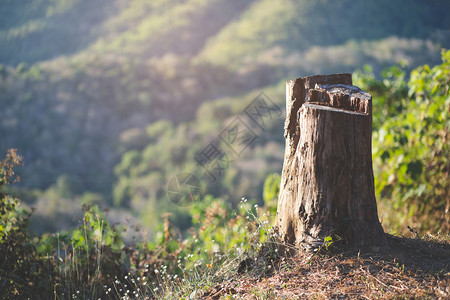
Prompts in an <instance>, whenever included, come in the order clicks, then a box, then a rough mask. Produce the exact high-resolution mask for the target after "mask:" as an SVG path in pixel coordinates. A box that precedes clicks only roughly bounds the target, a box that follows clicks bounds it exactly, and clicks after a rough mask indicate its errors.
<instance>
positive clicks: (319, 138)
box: [275, 74, 386, 250]
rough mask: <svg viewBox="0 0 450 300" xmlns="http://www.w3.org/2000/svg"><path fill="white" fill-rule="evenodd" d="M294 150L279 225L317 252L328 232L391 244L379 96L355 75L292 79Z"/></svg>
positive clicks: (289, 124) (288, 126)
mask: <svg viewBox="0 0 450 300" xmlns="http://www.w3.org/2000/svg"><path fill="white" fill-rule="evenodd" d="M286 113H287V115H286V122H285V138H286V149H285V157H284V164H283V173H282V178H281V185H280V194H279V198H278V208H277V216H276V222H275V228H276V230H277V231H278V233H279V234H280V235H281V238H282V240H283V241H284V242H286V243H289V244H293V245H296V246H301V247H302V248H304V249H306V250H312V249H315V248H317V247H320V246H321V245H323V242H324V239H325V238H326V237H327V236H332V237H333V236H334V235H338V236H339V237H340V238H342V239H343V240H344V241H346V242H347V244H348V245H349V246H354V247H366V246H373V245H377V246H383V245H386V237H385V234H384V232H383V228H382V227H381V224H380V222H379V220H378V214H377V205H376V199H375V192H374V181H373V170H372V97H371V95H370V94H368V93H366V92H364V91H361V90H360V89H359V88H357V87H355V86H352V80H351V74H334V75H325V76H310V77H304V78H299V79H295V80H291V81H288V82H287V84H286Z"/></svg>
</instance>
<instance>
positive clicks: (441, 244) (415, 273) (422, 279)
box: [202, 236, 450, 299]
mask: <svg viewBox="0 0 450 300" xmlns="http://www.w3.org/2000/svg"><path fill="white" fill-rule="evenodd" d="M388 239H389V245H390V246H389V249H377V248H372V249H366V250H364V251H363V250H361V251H358V250H350V251H340V252H339V253H334V254H331V253H325V254H323V253H319V254H316V255H314V256H312V255H311V254H307V253H300V254H298V255H297V256H295V257H291V258H280V259H279V260H271V261H270V262H268V265H266V266H265V268H261V263H260V260H259V259H258V257H255V258H254V259H255V262H258V263H255V264H254V265H255V266H258V268H259V269H255V268H254V269H248V270H247V269H246V272H244V273H242V270H241V273H237V274H236V275H235V276H233V277H231V278H230V279H228V280H225V281H223V282H222V283H220V284H217V285H216V286H214V287H212V288H210V289H209V290H208V291H206V292H205V293H203V297H202V298H203V299H230V298H231V299H306V298H308V299H309V298H317V299H330V298H331V299H336V298H339V299H341V298H344V299H348V298H351V299H374V298H375V299H379V298H383V299H391V298H399V297H400V298H407V299H408V298H433V299H436V298H437V299H448V298H450V273H449V272H450V267H449V266H450V242H449V239H448V238H445V239H439V238H435V237H430V236H428V237H422V238H414V239H411V238H405V237H393V236H389V237H388ZM268 270H272V271H271V272H268Z"/></svg>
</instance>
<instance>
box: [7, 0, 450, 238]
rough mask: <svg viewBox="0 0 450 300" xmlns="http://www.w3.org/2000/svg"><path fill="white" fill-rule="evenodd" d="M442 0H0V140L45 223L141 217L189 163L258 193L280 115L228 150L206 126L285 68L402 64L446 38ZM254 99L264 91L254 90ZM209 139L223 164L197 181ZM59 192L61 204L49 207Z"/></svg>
mask: <svg viewBox="0 0 450 300" xmlns="http://www.w3.org/2000/svg"><path fill="white" fill-rule="evenodd" d="M447 11H450V2H449V1H446V0H429V1H420V0H397V1H392V0H382V1H366V0H364V1H363V0H358V1H350V0H340V1H332V0H328V1H327V0H321V1H313V0H295V1H294V0H280V1H269V0H252V1H250V0H248V1H241V0H236V1H229V0H155V1H150V0H96V1H89V0H26V1H14V0H3V1H2V2H1V4H0V64H1V65H0V105H1V109H0V133H1V135H2V139H1V140H0V153H6V151H7V149H9V148H11V147H14V148H18V149H19V153H20V154H22V155H23V156H24V162H25V166H24V167H22V168H21V170H20V171H19V172H20V174H21V175H22V181H21V183H20V184H19V185H17V188H18V189H19V191H18V192H20V193H22V197H23V198H24V199H25V201H26V202H27V203H28V204H29V205H30V206H36V207H37V208H38V211H37V212H36V215H37V216H40V215H41V216H42V215H44V216H46V218H45V219H46V222H47V223H46V224H40V225H39V226H40V228H39V226H36V227H35V228H37V229H38V230H55V229H56V228H58V227H61V226H64V224H56V223H57V222H59V221H58V220H52V219H53V218H56V217H54V216H56V215H60V216H61V215H63V216H65V218H66V219H71V218H68V217H73V216H74V214H76V212H75V210H74V209H73V207H76V206H77V207H79V206H80V204H79V202H95V203H100V204H102V205H110V206H113V207H115V208H117V209H125V210H127V211H128V212H130V213H131V214H134V215H135V216H137V217H138V219H142V220H143V222H144V224H146V225H148V227H149V228H150V229H154V227H155V226H156V224H157V222H158V218H159V217H160V215H161V214H162V212H163V211H171V212H172V213H173V217H172V218H173V220H175V221H176V223H177V224H178V225H179V226H181V227H187V226H188V225H189V223H190V215H189V214H188V212H187V211H185V210H183V209H180V208H178V207H177V206H175V205H173V203H171V202H170V201H169V200H168V198H167V194H166V193H167V189H168V184H169V182H170V179H171V178H173V176H175V175H177V174H180V173H192V174H195V176H196V177H198V178H199V179H200V181H201V182H202V187H203V193H204V194H211V195H213V196H214V197H220V198H223V199H229V200H230V201H231V202H233V203H237V202H238V201H239V199H240V198H241V197H242V196H247V197H249V198H257V199H261V197H262V185H263V183H264V180H265V178H266V177H267V175H268V174H270V173H272V172H278V171H280V170H281V164H282V155H283V149H284V144H283V132H282V126H283V117H282V116H281V115H277V117H274V118H272V119H271V120H270V122H269V123H268V124H267V127H265V128H264V129H261V128H256V129H255V135H256V136H257V139H256V140H255V142H254V143H253V144H252V145H251V146H249V147H248V148H247V149H246V150H245V151H243V152H242V153H239V155H237V154H236V153H234V152H233V151H232V150H230V149H229V148H227V145H225V144H224V142H223V140H222V141H221V140H220V135H221V133H222V132H223V131H224V130H226V129H227V128H228V127H227V126H229V125H230V124H231V123H232V122H234V120H235V118H236V117H239V120H242V121H243V122H246V123H247V124H249V123H250V124H251V120H250V119H249V117H248V115H247V114H245V109H246V107H247V105H251V104H252V103H253V102H252V101H253V100H254V99H255V98H256V97H257V96H258V95H259V94H260V92H261V91H264V93H265V94H264V95H263V96H264V97H266V98H265V99H270V101H272V102H273V105H275V106H277V107H280V108H281V109H282V108H283V106H284V81H285V80H287V79H290V78H294V77H300V76H304V75H308V74H311V73H329V72H353V71H355V70H357V69H362V68H363V66H364V65H365V64H368V65H370V66H371V67H372V69H373V70H374V73H375V74H376V75H377V76H379V75H380V73H381V69H382V68H384V67H386V66H389V65H392V64H397V63H401V64H403V65H404V66H405V68H406V69H408V70H410V69H412V68H414V67H415V66H417V65H421V64H425V63H428V64H431V65H434V64H436V63H438V62H439V61H440V51H441V48H448V47H450V32H449V28H450V18H449V17H448V14H447V13H446V12H447ZM267 101H269V100H267ZM217 140H219V142H218V143H219V145H220V148H221V149H223V151H224V152H225V153H226V154H227V156H229V158H230V161H229V164H228V167H227V169H226V170H225V172H223V174H221V176H219V178H216V179H214V180H211V178H209V177H208V174H206V173H205V170H204V169H203V168H202V167H201V166H199V164H198V162H197V161H196V155H197V154H198V153H201V151H202V150H203V149H204V148H205V147H206V146H208V145H209V143H210V142H211V141H217ZM64 207H69V208H64Z"/></svg>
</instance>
